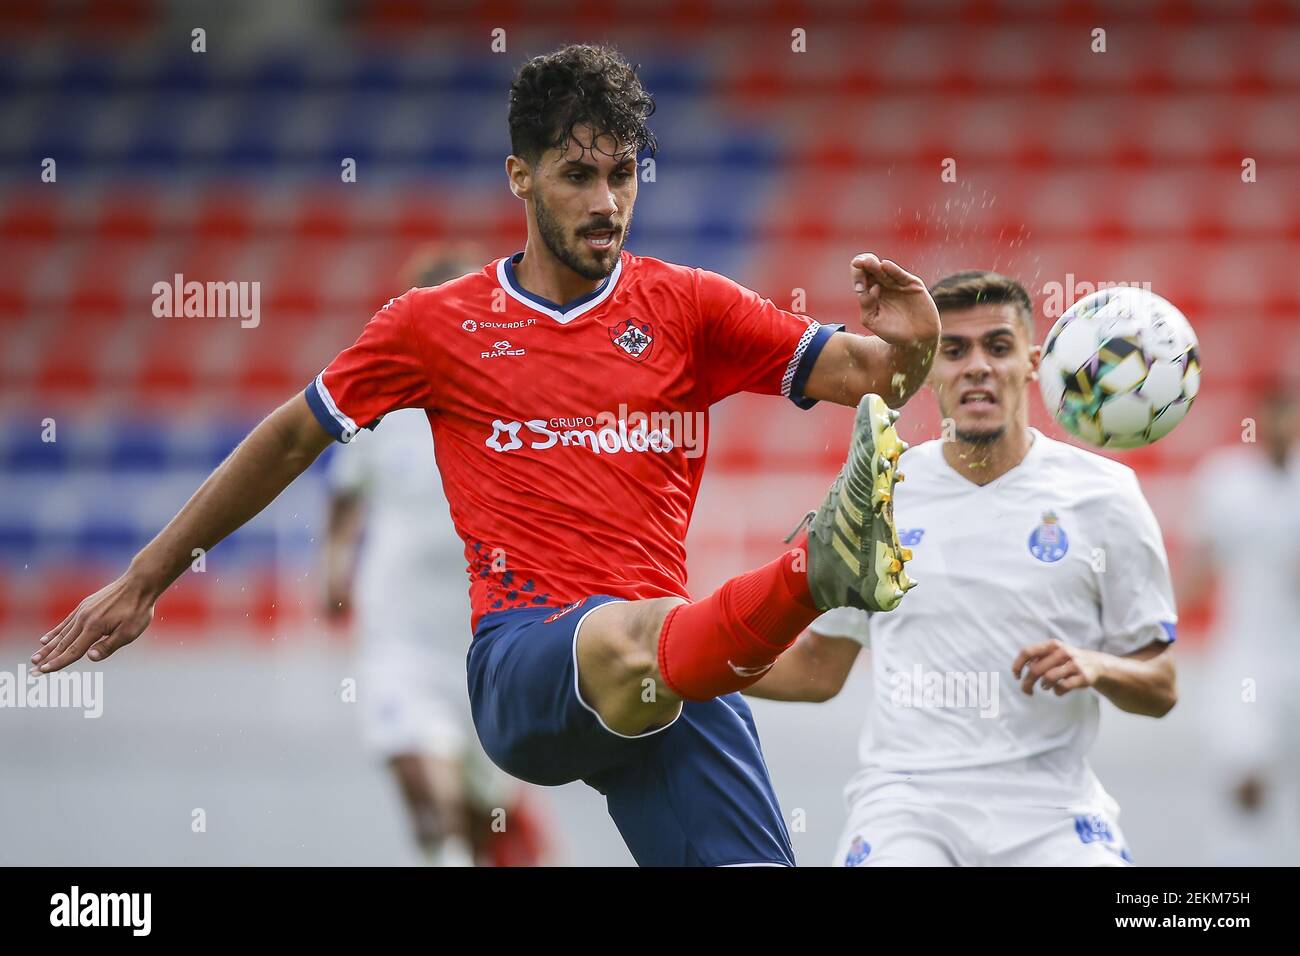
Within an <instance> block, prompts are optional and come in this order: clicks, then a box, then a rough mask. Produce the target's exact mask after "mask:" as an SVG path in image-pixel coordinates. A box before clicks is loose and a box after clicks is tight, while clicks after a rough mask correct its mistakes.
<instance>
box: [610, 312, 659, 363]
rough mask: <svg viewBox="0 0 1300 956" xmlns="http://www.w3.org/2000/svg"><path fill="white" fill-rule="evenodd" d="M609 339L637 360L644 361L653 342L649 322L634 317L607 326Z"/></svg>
mask: <svg viewBox="0 0 1300 956" xmlns="http://www.w3.org/2000/svg"><path fill="white" fill-rule="evenodd" d="M609 340H610V341H611V342H613V343H614V344H615V345H617V346H618V347H619V348H620V349H622V350H623V352H624V353H626V354H627V355H628V356H630V357H631V358H632V359H633V360H634V361H637V362H644V361H645V360H646V359H647V358H649V357H650V352H651V350H652V349H653V348H654V344H655V338H654V332H653V331H652V330H651V328H650V323H649V322H642V321H640V320H639V319H636V318H632V319H626V320H624V321H622V322H620V323H619V324H618V325H611V326H609Z"/></svg>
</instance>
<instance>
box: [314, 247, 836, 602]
mask: <svg viewBox="0 0 1300 956" xmlns="http://www.w3.org/2000/svg"><path fill="white" fill-rule="evenodd" d="M522 255H523V253H517V254H516V255H515V256H513V257H511V258H505V259H499V260H497V261H495V262H493V263H491V264H490V265H488V266H487V267H486V268H484V269H483V270H482V271H481V272H476V273H471V274H469V275H465V276H462V277H460V278H459V279H453V280H451V281H449V282H445V283H443V284H442V285H439V286H435V287H433V288H427V289H412V290H410V291H409V292H407V293H406V294H405V295H402V296H399V297H398V298H396V299H393V300H392V301H391V302H389V303H388V304H387V305H386V306H384V307H383V308H382V309H380V310H379V312H377V313H376V314H375V316H374V317H373V318H372V319H371V320H370V322H369V323H368V324H367V325H366V327H365V329H364V330H363V332H362V333H361V337H360V338H359V339H358V340H357V342H356V344H355V345H353V346H352V347H351V348H349V349H347V350H346V351H344V352H342V353H340V354H339V356H338V357H337V358H335V359H334V361H333V362H331V363H330V365H329V367H328V368H326V369H325V370H324V371H323V372H321V374H320V375H319V376H317V378H316V380H315V381H314V382H313V383H312V384H311V385H310V386H308V388H307V391H306V396H307V401H308V403H309V404H310V405H311V407H312V410H313V411H314V412H315V414H316V416H317V418H318V419H319V420H320V421H321V424H322V425H324V426H325V428H326V429H328V430H329V431H330V432H331V433H332V434H333V435H334V436H335V437H336V438H338V439H339V440H341V441H348V440H349V439H350V438H351V437H352V436H353V435H355V434H356V432H357V429H358V428H359V427H374V426H375V425H376V424H377V423H378V420H379V419H380V418H381V417H382V416H383V415H384V414H386V413H387V412H391V411H394V410H396V409H398V408H422V409H425V410H426V411H427V413H428V416H429V422H430V425H431V427H432V432H433V442H434V451H435V454H436V457H437V460H438V467H439V469H440V471H441V472H442V484H443V488H444V489H445V491H446V495H447V500H448V503H449V505H450V509H451V518H452V521H453V522H454V523H455V525H456V530H457V532H458V533H459V534H460V537H461V539H462V540H463V541H464V543H465V555H466V558H467V560H468V562H469V575H470V600H471V603H472V606H473V626H477V624H478V621H479V619H480V618H481V617H482V616H483V615H484V614H488V613H490V612H492V611H498V610H504V609H507V608H518V607H542V606H560V605H565V604H569V603H571V602H573V601H575V600H577V599H579V598H582V597H586V596H587V595H590V594H612V595H615V596H617V597H623V598H631V599H635V598H651V597H665V596H669V595H679V596H681V597H688V596H689V595H688V593H687V590H686V550H685V544H684V542H685V538H686V529H687V526H688V525H689V523H690V518H691V510H692V508H693V507H694V504H695V496H696V492H697V490H698V489H699V484H700V478H701V476H702V474H703V469H704V459H705V451H706V449H707V445H708V409H709V406H710V405H712V404H713V403H714V402H717V401H719V400H721V399H723V398H726V397H727V396H728V395H731V394H733V393H735V392H738V391H751V392H762V393H768V394H774V395H775V394H780V395H785V396H787V397H789V398H790V399H791V400H792V401H794V402H795V403H797V404H798V405H800V406H801V407H805V408H806V407H809V406H811V405H812V404H814V403H813V402H812V401H810V400H808V399H807V398H806V397H805V396H804V394H803V388H804V384H805V383H806V381H807V379H808V373H809V371H810V370H811V368H812V365H813V363H814V362H815V361H816V359H817V355H818V354H819V353H820V351H821V349H822V347H823V346H824V345H825V343H826V341H827V340H828V339H829V338H830V336H831V335H832V334H833V333H834V332H835V330H836V329H837V328H839V326H823V325H819V324H818V323H816V322H814V321H812V320H811V319H809V318H807V317H806V316H802V315H797V314H795V313H791V312H786V311H783V310H781V309H779V308H777V307H776V306H775V305H773V304H772V302H771V301H769V300H767V299H763V298H761V297H760V296H758V295H757V294H756V293H754V292H752V291H750V290H749V289H746V288H744V287H743V286H740V285H737V284H736V283H735V282H732V281H731V280H730V279H727V278H725V277H724V276H721V275H718V274H717V273H714V272H708V271H706V270H703V269H692V268H688V267H686V266H679V265H674V264H672V263H668V262H662V261H660V260H658V259H651V258H647V257H645V256H636V255H633V254H632V253H630V252H628V251H626V250H624V251H623V252H622V254H621V255H620V257H619V263H618V265H617V266H616V267H615V269H614V271H613V272H612V273H611V274H610V275H609V277H608V278H607V279H605V281H604V282H602V283H601V284H600V286H599V287H598V288H597V289H595V290H594V291H593V292H591V293H590V294H588V295H585V296H583V297H582V298H580V299H577V300H575V301H573V302H569V303H567V304H565V305H559V304H556V303H553V302H548V301H546V300H545V299H542V298H541V297H539V296H536V295H533V294H532V293H530V292H527V291H525V290H524V289H523V288H522V287H520V285H519V283H518V282H517V280H516V278H515V274H514V264H515V263H516V262H517V261H518V260H519V259H520V258H521V257H522Z"/></svg>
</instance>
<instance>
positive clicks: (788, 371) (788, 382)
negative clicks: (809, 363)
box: [781, 321, 822, 398]
mask: <svg viewBox="0 0 1300 956" xmlns="http://www.w3.org/2000/svg"><path fill="white" fill-rule="evenodd" d="M821 327H822V325H821V323H820V322H817V321H812V322H811V323H810V324H809V326H808V328H806V329H804V330H803V335H801V336H799V344H798V345H796V346H795V347H794V355H792V356H790V364H789V365H787V366H786V367H785V374H784V375H782V376H781V396H782V397H783V398H789V397H790V389H791V387H792V386H793V385H794V377H795V373H797V372H798V371H799V362H800V361H801V360H802V359H803V353H804V352H807V351H808V344H809V343H810V342H812V340H813V336H815V335H816V334H817V332H818V330H819V329H821Z"/></svg>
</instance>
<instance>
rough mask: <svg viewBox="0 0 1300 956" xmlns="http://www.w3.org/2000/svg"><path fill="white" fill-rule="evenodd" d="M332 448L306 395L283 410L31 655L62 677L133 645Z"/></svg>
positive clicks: (254, 433)
mask: <svg viewBox="0 0 1300 956" xmlns="http://www.w3.org/2000/svg"><path fill="white" fill-rule="evenodd" d="M331 441H332V438H331V436H330V435H329V434H328V433H327V432H326V431H325V429H324V428H322V427H321V425H320V423H319V422H318V421H317V420H316V416H315V415H313V414H312V411H311V408H310V407H309V406H308V405H307V401H306V399H305V398H304V397H303V396H302V395H297V396H295V397H294V398H293V399H291V400H290V401H288V402H286V403H285V404H284V405H281V406H280V407H279V408H278V409H276V410H275V411H274V412H272V413H271V414H270V415H269V416H267V418H266V419H265V420H264V421H263V422H262V423H261V424H260V425H258V426H257V427H256V428H254V429H253V431H252V432H250V433H249V435H248V437H247V438H245V439H244V440H243V441H242V442H240V444H239V447H238V448H236V449H235V450H234V451H233V452H232V453H231V455H230V457H228V458H227V459H226V460H225V461H224V462H222V463H221V464H220V465H219V466H217V469H216V471H214V472H213V473H212V474H211V475H210V476H209V477H208V480H207V481H205V482H204V483H203V484H202V486H201V487H200V488H199V490H198V491H196V492H195V493H194V496H193V497H192V498H190V500H189V501H188V502H187V503H186V504H185V507H184V508H182V509H181V510H180V512H179V513H178V514H177V515H176V517H175V518H173V519H172V520H171V522H170V523H168V525H167V527H165V528H164V529H163V530H162V531H161V532H159V534H158V536H157V537H156V538H154V539H153V540H152V541H151V542H149V544H148V545H146V546H145V547H144V549H143V550H142V551H141V552H140V553H139V554H137V555H136V556H135V558H134V559H133V560H132V561H131V565H130V567H129V568H127V571H126V573H125V574H123V575H122V576H121V577H120V578H118V579H117V580H116V581H114V582H113V583H112V584H110V585H108V586H107V587H105V588H103V589H102V590H100V591H97V592H96V593H94V594H92V595H91V596H90V597H88V598H86V599H85V600H84V601H82V602H81V603H80V604H79V605H77V608H76V610H74V611H73V612H72V613H71V614H69V615H68V616H67V617H66V618H64V619H63V620H62V621H61V622H60V623H59V624H58V626H57V627H55V628H54V629H53V630H51V631H50V632H49V633H47V634H46V635H45V636H44V637H43V638H41V645H42V646H41V649H40V650H39V651H37V652H36V654H34V655H33V656H32V663H33V664H34V665H35V666H36V668H37V669H38V670H40V671H47V672H48V671H56V670H59V669H60V668H62V667H66V666H68V665H69V664H71V663H73V662H74V661H77V660H80V659H81V657H82V655H84V654H86V652H87V651H89V652H90V659H91V660H92V661H100V660H103V659H104V658H106V657H108V656H109V655H110V654H112V653H113V652H114V651H116V650H117V649H118V648H120V647H123V646H125V645H127V644H130V643H131V642H132V641H134V640H135V639H136V638H137V637H139V636H140V634H141V633H143V632H144V629H145V628H146V627H148V626H149V622H150V621H151V620H152V619H153V608H154V603H155V602H156V601H157V600H158V598H159V596H160V595H161V594H162V593H163V592H164V591H165V590H167V588H168V587H170V586H171V584H172V582H173V581H175V580H176V579H177V578H178V577H180V575H181V573H182V572H183V571H184V570H185V569H186V568H187V567H189V565H190V562H191V560H192V559H193V552H194V549H195V548H202V549H204V550H205V551H206V550H207V549H209V548H211V547H213V546H214V545H215V544H217V542H219V541H221V540H222V539H223V538H225V537H226V536H227V535H229V534H230V533H231V532H233V531H235V530H236V529H237V528H239V527H240V526H241V525H243V524H244V523H245V522H247V521H248V520H249V519H251V518H252V517H253V516H254V515H256V514H257V513H258V512H260V511H261V510H262V509H263V508H265V507H266V506H267V505H269V504H270V503H271V502H272V501H274V500H275V498H276V496H278V495H279V494H280V492H282V491H284V489H285V488H287V487H288V486H289V485H290V483H292V482H293V480H294V479H295V478H297V477H298V476H299V475H300V474H302V473H303V472H304V471H306V470H307V468H308V466H310V465H311V463H312V462H313V461H315V460H316V458H317V457H318V456H319V455H320V453H321V452H322V451H323V450H324V449H325V447H326V446H327V445H329V443H330V442H331Z"/></svg>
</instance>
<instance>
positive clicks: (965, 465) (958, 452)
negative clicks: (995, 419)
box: [943, 425, 1034, 485]
mask: <svg viewBox="0 0 1300 956" xmlns="http://www.w3.org/2000/svg"><path fill="white" fill-rule="evenodd" d="M1033 443H1034V435H1033V433H1032V432H1031V431H1030V430H1029V426H1028V425H1013V426H1012V427H1010V428H1008V429H1007V431H1006V433H1005V434H1004V435H1003V436H1002V437H1001V438H999V439H998V440H997V441H995V442H989V443H987V444H984V443H980V442H966V441H962V440H961V439H960V438H957V439H954V440H952V441H946V442H944V443H943V459H944V461H946V462H947V463H948V465H949V467H951V468H952V470H953V471H955V472H957V474H959V475H961V476H962V477H963V478H965V479H966V480H967V481H970V482H972V483H973V484H976V485H987V484H988V483H989V482H991V481H996V480H997V479H999V478H1001V477H1002V476H1003V475H1005V474H1006V473H1007V472H1009V471H1010V470H1011V469H1012V468H1015V467H1016V466H1017V465H1019V464H1020V463H1021V462H1022V461H1024V460H1025V456H1026V455H1028V454H1029V448H1030V446H1031V445H1033Z"/></svg>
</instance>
